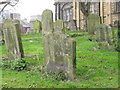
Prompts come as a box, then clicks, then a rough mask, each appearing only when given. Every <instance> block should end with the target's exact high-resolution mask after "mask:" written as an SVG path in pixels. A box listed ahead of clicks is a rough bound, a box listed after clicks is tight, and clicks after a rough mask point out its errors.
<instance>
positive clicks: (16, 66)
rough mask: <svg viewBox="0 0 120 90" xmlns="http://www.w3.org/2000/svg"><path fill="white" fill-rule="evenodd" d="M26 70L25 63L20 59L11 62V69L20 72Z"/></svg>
mask: <svg viewBox="0 0 120 90" xmlns="http://www.w3.org/2000/svg"><path fill="white" fill-rule="evenodd" d="M26 68H27V65H26V62H25V61H24V60H22V59H16V60H14V61H13V62H12V69H13V70H17V71H21V70H25V69H26Z"/></svg>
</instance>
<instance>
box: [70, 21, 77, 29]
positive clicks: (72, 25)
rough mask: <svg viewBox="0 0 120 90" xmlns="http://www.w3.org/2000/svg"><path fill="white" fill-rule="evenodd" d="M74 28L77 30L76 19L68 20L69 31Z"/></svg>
mask: <svg viewBox="0 0 120 90" xmlns="http://www.w3.org/2000/svg"><path fill="white" fill-rule="evenodd" d="M76 30H77V25H76V20H70V31H76Z"/></svg>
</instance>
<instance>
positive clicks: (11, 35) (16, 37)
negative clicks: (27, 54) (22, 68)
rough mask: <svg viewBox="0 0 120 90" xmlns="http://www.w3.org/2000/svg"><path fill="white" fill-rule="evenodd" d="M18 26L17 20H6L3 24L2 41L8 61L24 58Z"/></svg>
mask: <svg viewBox="0 0 120 90" xmlns="http://www.w3.org/2000/svg"><path fill="white" fill-rule="evenodd" d="M19 25H20V23H19V21H17V20H14V21H13V20H10V19H6V20H5V22H4V30H3V32H4V39H5V44H6V49H7V52H8V58H9V59H10V60H15V59H18V58H22V57H24V52H23V47H22V41H21V36H20V26H19Z"/></svg>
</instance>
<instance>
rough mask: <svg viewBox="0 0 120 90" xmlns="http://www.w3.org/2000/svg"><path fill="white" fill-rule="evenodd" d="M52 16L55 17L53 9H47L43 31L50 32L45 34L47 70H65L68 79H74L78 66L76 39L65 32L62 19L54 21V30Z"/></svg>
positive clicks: (43, 17)
mask: <svg viewBox="0 0 120 90" xmlns="http://www.w3.org/2000/svg"><path fill="white" fill-rule="evenodd" d="M45 16H46V17H45ZM51 17H53V14H52V11H51V10H45V11H44V12H43V14H42V20H43V22H42V25H43V30H45V31H43V32H46V31H48V32H49V33H44V35H43V41H44V54H45V56H44V59H45V61H46V66H45V70H46V71H51V72H60V71H63V73H64V74H65V75H66V77H67V79H69V80H73V79H74V77H75V68H76V41H75V40H73V39H72V38H70V37H69V36H68V35H65V34H63V23H62V22H61V21H60V20H58V21H56V22H55V23H54V31H53V27H52V25H53V24H52V22H53V18H51ZM46 18H47V20H46ZM45 26H47V28H46V27H45Z"/></svg>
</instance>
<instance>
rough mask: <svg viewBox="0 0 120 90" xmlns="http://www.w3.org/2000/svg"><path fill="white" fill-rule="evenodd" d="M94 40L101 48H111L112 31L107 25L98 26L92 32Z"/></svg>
mask: <svg viewBox="0 0 120 90" xmlns="http://www.w3.org/2000/svg"><path fill="white" fill-rule="evenodd" d="M94 34H95V35H94V37H95V40H96V41H97V42H98V43H100V42H101V46H102V47H103V48H108V49H109V48H111V47H112V45H113V39H114V37H113V31H112V29H111V27H110V26H109V25H107V24H100V25H99V26H98V27H97V28H96V30H95V32H94Z"/></svg>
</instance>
